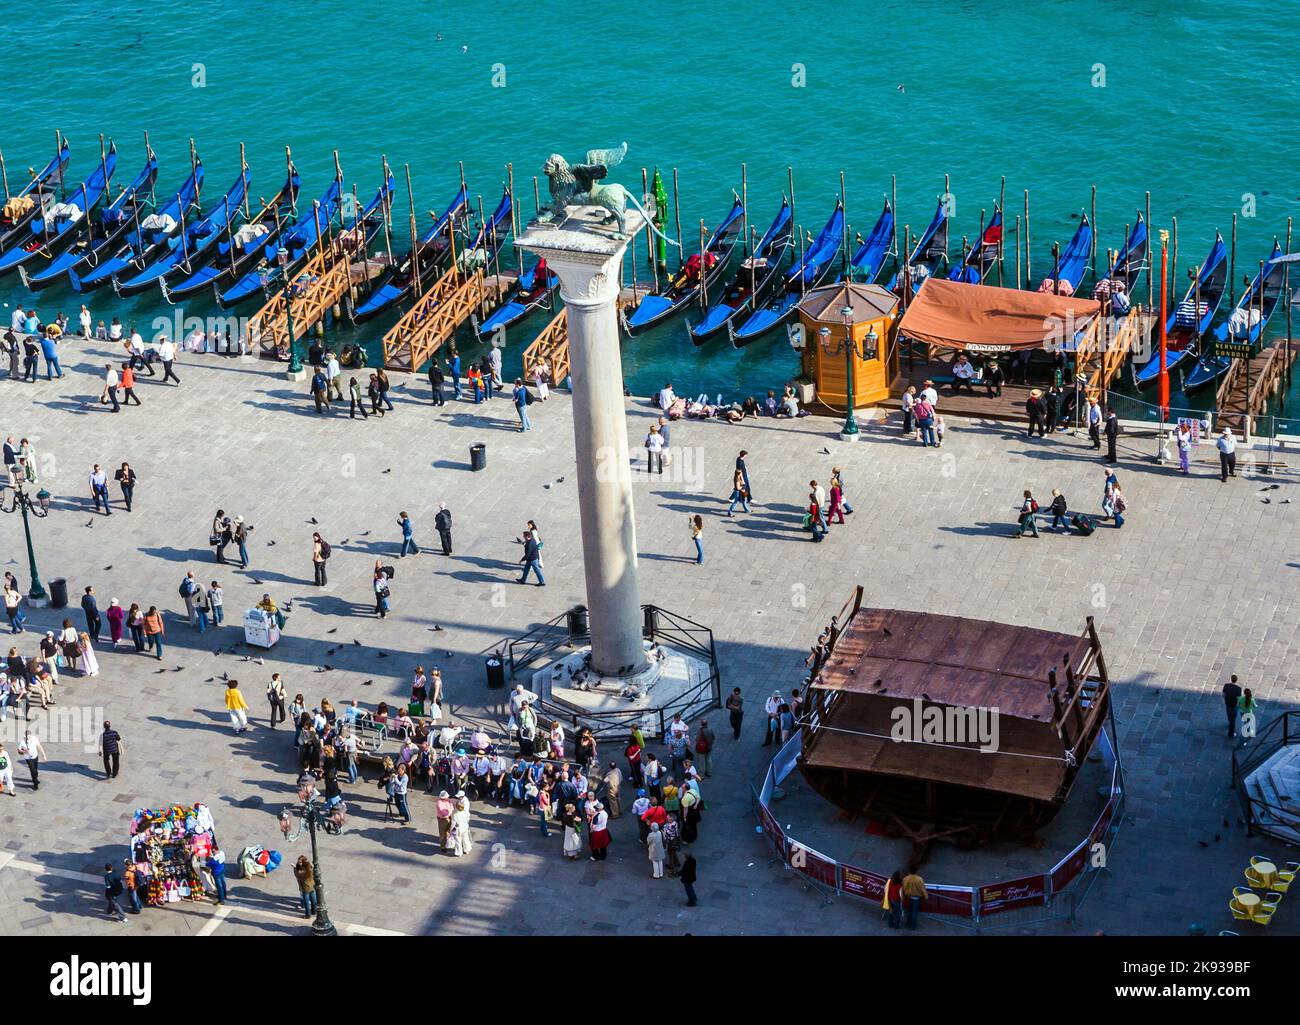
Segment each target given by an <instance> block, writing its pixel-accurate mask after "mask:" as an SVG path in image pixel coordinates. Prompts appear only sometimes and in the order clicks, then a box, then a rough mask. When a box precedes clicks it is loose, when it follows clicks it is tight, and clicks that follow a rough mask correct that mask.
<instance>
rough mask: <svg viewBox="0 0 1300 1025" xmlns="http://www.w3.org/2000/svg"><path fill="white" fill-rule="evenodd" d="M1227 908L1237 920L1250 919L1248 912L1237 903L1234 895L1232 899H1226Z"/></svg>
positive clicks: (1245, 920) (1246, 920)
mask: <svg viewBox="0 0 1300 1025" xmlns="http://www.w3.org/2000/svg"><path fill="white" fill-rule="evenodd" d="M1228 910H1229V911H1231V912H1232V917H1233V918H1235V919H1237V921H1239V922H1249V921H1251V916H1250V912H1249V911H1247V910H1246V909H1245V908H1244V907H1242V906H1241V905H1240V904H1239V903H1237V898H1236V897H1235V896H1234V897H1233V898H1232V900H1230V901H1228Z"/></svg>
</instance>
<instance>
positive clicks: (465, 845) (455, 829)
mask: <svg viewBox="0 0 1300 1025" xmlns="http://www.w3.org/2000/svg"><path fill="white" fill-rule="evenodd" d="M451 843H452V853H453V854H454V855H456V857H458V858H459V857H460V856H461V855H462V854H468V853H469V852H470V851H472V850H473V849H474V841H473V840H472V839H471V838H470V835H469V798H468V797H466V796H465V791H463V790H458V791H456V810H455V811H454V812H452V813H451Z"/></svg>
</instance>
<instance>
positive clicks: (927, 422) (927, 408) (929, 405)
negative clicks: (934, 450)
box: [912, 388, 935, 448]
mask: <svg viewBox="0 0 1300 1025" xmlns="http://www.w3.org/2000/svg"><path fill="white" fill-rule="evenodd" d="M931 391H933V389H932V388H927V389H926V390H925V391H923V392H921V394H920V396H919V397H918V398H917V400H916V402H915V403H914V404H913V406H912V411H913V413H914V414H915V415H916V426H917V430H918V432H919V437H920V441H921V447H922V448H924V447H926V446H929V445H933V444H934V443H935V439H934V403H933V402H931V401H930V399H929V398H928V395H929V393H930V392H931Z"/></svg>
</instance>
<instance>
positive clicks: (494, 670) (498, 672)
mask: <svg viewBox="0 0 1300 1025" xmlns="http://www.w3.org/2000/svg"><path fill="white" fill-rule="evenodd" d="M483 664H484V665H485V666H487V685H488V687H490V688H491V689H492V690H501V689H502V688H503V687H504V686H505V685H506V667H505V663H504V662H502V661H501V657H500V656H499V655H489V656H488V657H487V661H486V662H484V663H483Z"/></svg>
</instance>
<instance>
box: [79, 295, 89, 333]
mask: <svg viewBox="0 0 1300 1025" xmlns="http://www.w3.org/2000/svg"><path fill="white" fill-rule="evenodd" d="M79 319H80V321H81V337H82V338H89V337H90V310H89V309H88V308H87V306H86V304H85V303H82V304H81V316H80V318H79Z"/></svg>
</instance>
